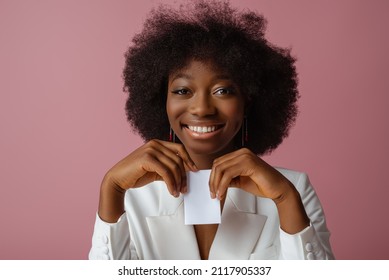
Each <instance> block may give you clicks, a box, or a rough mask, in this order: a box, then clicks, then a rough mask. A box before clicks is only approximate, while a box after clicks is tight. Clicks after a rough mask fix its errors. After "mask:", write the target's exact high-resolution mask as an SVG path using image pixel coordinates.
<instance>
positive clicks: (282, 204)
mask: <svg viewBox="0 0 389 280" xmlns="http://www.w3.org/2000/svg"><path fill="white" fill-rule="evenodd" d="M245 103H246V102H245V98H244V95H243V93H241V92H240V90H239V87H238V86H237V85H236V84H234V82H233V81H232V80H231V79H230V77H229V76H228V74H226V73H224V72H223V71H221V70H220V69H218V68H217V67H214V65H213V64H212V63H210V62H199V61H191V62H190V63H189V64H188V65H187V66H186V67H185V68H183V69H180V70H178V71H176V72H174V73H171V74H170V76H169V82H168V92H167V102H166V111H167V114H168V118H169V122H170V125H171V127H172V129H173V130H174V132H175V133H176V135H177V137H178V138H179V139H180V140H181V142H182V144H178V143H171V142H166V141H161V140H152V141H149V142H147V143H146V144H144V145H143V146H141V147H139V148H138V149H137V150H135V151H134V152H132V153H131V154H129V155H128V156H127V157H125V158H124V159H123V160H121V161H120V162H118V163H117V164H116V165H115V166H113V167H112V168H111V169H110V170H109V171H108V172H107V174H106V175H105V177H104V180H103V182H102V186H101V192H100V204H99V216H100V218H101V219H102V220H104V221H106V222H110V223H115V222H116V221H117V220H118V218H119V217H120V216H121V215H122V214H123V213H124V211H125V210H124V193H125V191H126V190H127V189H131V188H138V187H142V186H144V185H146V184H148V183H151V182H153V181H156V180H163V181H165V183H166V185H167V188H168V191H169V192H170V194H171V195H173V196H174V197H178V196H179V194H180V193H185V192H186V191H187V186H186V172H187V171H193V172H196V171H198V170H201V169H211V175H210V180H209V186H210V196H211V198H213V199H219V200H220V201H221V204H222V206H223V205H224V200H225V195H226V192H227V188H228V187H229V186H230V185H233V186H234V187H237V188H241V189H242V190H244V191H247V192H249V193H252V194H253V195H255V196H260V197H265V198H269V199H272V200H273V201H274V203H275V204H276V206H277V210H278V214H279V219H280V225H281V228H282V229H283V230H284V231H285V232H287V233H290V234H294V233H297V232H300V231H301V230H303V229H304V228H306V227H307V226H308V225H309V219H308V217H307V215H306V212H305V210H304V207H303V204H302V202H301V198H300V195H299V194H298V192H297V190H296V189H295V187H294V186H293V184H292V183H291V182H290V181H288V180H287V179H286V178H285V177H284V176H283V175H282V174H281V173H279V172H278V171H277V170H276V169H274V168H273V167H272V166H270V165H269V164H267V163H266V162H265V161H263V160H262V159H261V158H259V157H258V156H257V155H255V154H253V153H252V152H251V151H250V150H248V149H246V148H241V149H238V150H236V149H235V148H234V144H233V143H234V138H235V137H236V135H237V133H238V131H239V129H240V127H241V125H242V122H243V119H244V112H245ZM194 228H195V233H196V237H197V242H198V247H199V251H200V256H201V258H202V259H208V256H209V252H210V248H211V246H212V242H213V240H214V238H215V234H216V232H217V228H218V225H195V227H194Z"/></svg>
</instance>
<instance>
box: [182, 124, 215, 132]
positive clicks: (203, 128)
mask: <svg viewBox="0 0 389 280" xmlns="http://www.w3.org/2000/svg"><path fill="white" fill-rule="evenodd" d="M188 128H189V129H190V130H191V131H193V132H197V133H209V132H213V131H215V130H216V128H217V127H216V126H191V125H188Z"/></svg>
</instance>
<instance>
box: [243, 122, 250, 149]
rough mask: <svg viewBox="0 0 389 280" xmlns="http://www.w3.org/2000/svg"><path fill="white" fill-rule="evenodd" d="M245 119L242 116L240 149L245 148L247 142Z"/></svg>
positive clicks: (247, 133)
mask: <svg viewBox="0 0 389 280" xmlns="http://www.w3.org/2000/svg"><path fill="white" fill-rule="evenodd" d="M248 131H249V130H248V124H247V117H246V116H244V119H243V124H242V147H245V145H246V143H247V142H248V141H249V132H248Z"/></svg>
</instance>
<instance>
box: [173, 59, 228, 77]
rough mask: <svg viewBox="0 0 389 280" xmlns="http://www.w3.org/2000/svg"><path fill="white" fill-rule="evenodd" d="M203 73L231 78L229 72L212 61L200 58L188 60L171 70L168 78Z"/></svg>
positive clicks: (193, 75)
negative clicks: (181, 65)
mask: <svg viewBox="0 0 389 280" xmlns="http://www.w3.org/2000/svg"><path fill="white" fill-rule="evenodd" d="M203 74H204V75H205V74H206V75H212V76H215V77H219V78H220V79H229V80H231V76H230V75H229V73H228V72H227V71H226V70H225V69H223V68H222V67H220V66H219V65H217V64H215V63H214V62H212V61H200V60H190V61H189V62H188V63H186V64H185V65H184V66H183V67H181V68H178V69H176V70H173V71H171V72H170V74H169V80H170V81H172V80H175V79H178V78H185V79H194V78H195V77H196V76H199V75H203Z"/></svg>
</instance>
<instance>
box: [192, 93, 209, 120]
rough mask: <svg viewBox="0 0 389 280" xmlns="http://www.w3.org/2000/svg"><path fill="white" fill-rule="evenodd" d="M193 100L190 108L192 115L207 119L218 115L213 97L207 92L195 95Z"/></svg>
mask: <svg viewBox="0 0 389 280" xmlns="http://www.w3.org/2000/svg"><path fill="white" fill-rule="evenodd" d="M191 99H192V100H191V103H190V106H189V112H190V113H191V114H192V115H196V116H198V117H205V116H210V115H214V114H215V113H216V107H215V104H214V103H213V100H212V96H211V95H210V94H208V93H207V92H201V93H197V94H194V96H193V97H192V98H191Z"/></svg>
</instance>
